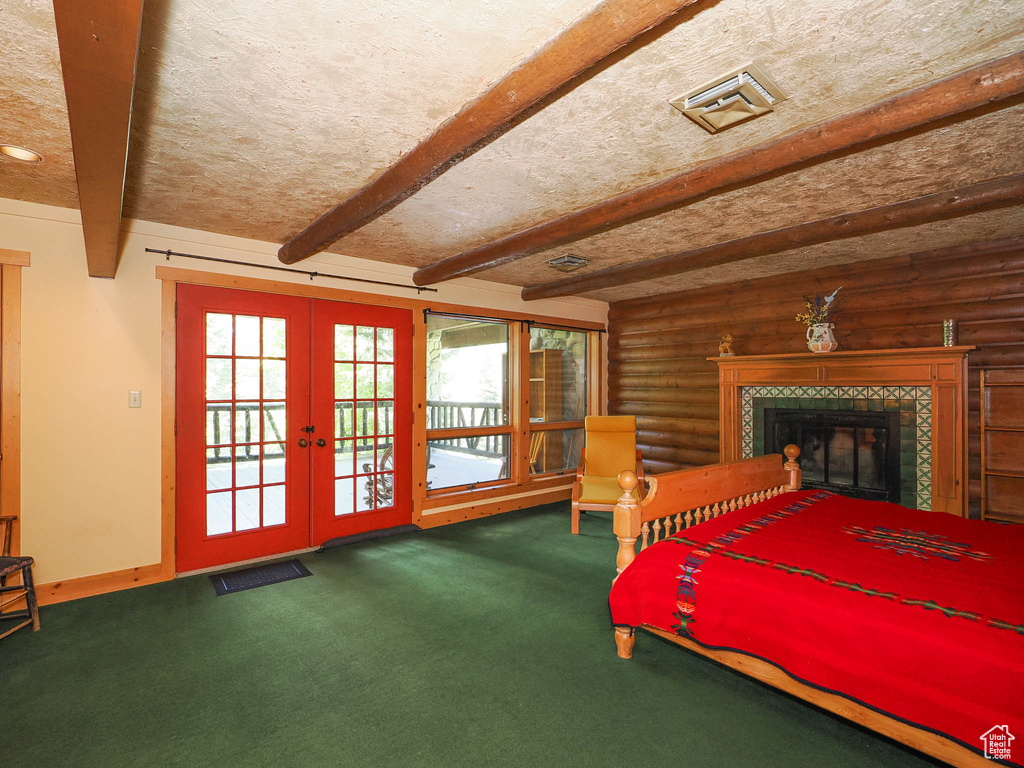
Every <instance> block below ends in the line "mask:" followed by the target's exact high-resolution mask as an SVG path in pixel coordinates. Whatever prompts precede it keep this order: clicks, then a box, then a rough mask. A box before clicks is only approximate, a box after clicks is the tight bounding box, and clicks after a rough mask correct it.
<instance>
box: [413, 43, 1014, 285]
mask: <svg viewBox="0 0 1024 768" xmlns="http://www.w3.org/2000/svg"><path fill="white" fill-rule="evenodd" d="M1022 91H1024V53H1017V54H1013V55H1010V56H1007V57H1004V58H1002V59H999V60H997V61H993V62H988V63H986V64H983V65H980V66H978V67H974V68H973V69H970V70H966V71H964V72H960V73H958V74H955V75H952V76H950V77H946V78H944V79H942V80H939V81H936V82H934V83H931V84H928V85H925V86H922V87H920V88H915V89H913V90H910V91H905V92H903V93H900V94H897V95H895V96H892V97H890V98H888V99H885V100H883V101H879V102H876V103H875V104H871V105H869V106H866V107H862V108H860V109H856V110H853V111H851V112H847V113H846V114H843V115H838V116H836V117H833V118H830V119H828V120H824V121H822V122H820V123H817V124H816V125H812V126H809V127H807V128H803V129H800V130H797V131H794V132H793V133H791V134H789V135H787V136H781V137H779V138H777V139H773V140H770V141H767V142H764V143H762V144H759V145H757V146H755V147H752V148H750V149H744V150H739V151H737V152H732V153H730V154H728V155H724V156H722V157H719V158H716V159H715V160H712V161H710V162H707V163H703V164H702V165H699V166H697V167H695V168H691V169H689V170H686V171H683V172H681V173H678V174H675V175H673V176H671V177H669V178H668V179H664V180H662V181H659V182H656V183H654V184H650V185H647V186H645V187H641V188H639V189H634V190H631V191H629V192H626V193H624V194H621V195H618V196H616V197H613V198H610V199H608V200H604V201H602V202H600V203H596V204H594V205H591V206H588V207H587V208H584V209H582V210H579V211H574V212H572V213H570V214H566V215H564V216H560V217H558V218H556V219H553V220H551V221H548V222H544V223H542V224H538V225H536V226H534V227H531V228H529V229H527V230H524V231H521V232H517V233H514V234H512V235H509V236H506V237H503V238H500V239H498V240H496V241H493V242H491V243H487V244H486V245H483V246H480V247H478V248H474V249H472V250H470V251H466V252H464V253H461V254H458V255H456V256H452V257H449V258H447V259H444V260H443V261H441V262H439V263H438V264H435V265H431V267H430V268H425V269H422V270H417V272H416V273H415V274H414V276H413V281H414V282H415V283H416V284H417V285H424V284H425V283H426V282H429V281H430V280H437V279H449V278H452V277H458V276H465V275H469V274H472V273H474V272H478V271H480V270H482V269H493V268H494V267H497V266H500V265H501V264H505V263H508V262H510V261H513V260H515V259H519V258H522V257H524V256H528V255H530V254H531V253H537V252H538V251H541V250H544V249H546V248H553V247H556V246H558V245H562V244H565V243H568V242H572V241H574V240H577V239H579V238H581V237H584V236H586V235H588V234H592V233H595V232H597V231H599V230H602V231H603V230H606V229H608V228H611V227H615V226H620V225H622V224H624V223H626V222H627V221H634V220H636V219H637V218H639V217H645V216H651V215H654V214H655V213H658V212H660V211H663V210H665V209H666V208H667V207H669V206H673V207H678V206H680V205H682V204H683V203H686V202H689V201H693V200H695V199H697V198H704V197H705V196H707V195H708V194H711V193H714V192H718V191H723V190H725V189H729V188H732V187H733V186H734V185H736V184H742V183H745V182H750V181H753V180H754V179H759V178H762V177H764V176H767V175H768V174H774V173H779V172H782V171H786V170H790V169H795V168H797V167H801V166H802V165H803V164H805V163H807V162H809V161H812V160H820V159H823V158H825V157H827V156H829V155H831V154H833V153H836V152H843V151H846V152H849V151H857V150H859V149H866V148H867V147H868V146H871V145H872V143H873V142H877V141H878V140H880V139H883V138H885V137H889V136H894V135H896V134H898V133H902V132H903V131H907V130H911V129H913V128H920V127H922V126H926V125H928V124H930V123H933V122H935V121H937V120H944V119H947V118H949V117H951V116H954V115H958V114H963V113H965V112H967V111H968V110H973V109H977V108H979V107H982V106H986V105H989V104H992V103H994V102H997V101H1001V100H1004V99H1007V98H1010V97H1013V96H1016V95H1017V94H1019V93H1021V92H1022ZM428 270H429V272H428Z"/></svg>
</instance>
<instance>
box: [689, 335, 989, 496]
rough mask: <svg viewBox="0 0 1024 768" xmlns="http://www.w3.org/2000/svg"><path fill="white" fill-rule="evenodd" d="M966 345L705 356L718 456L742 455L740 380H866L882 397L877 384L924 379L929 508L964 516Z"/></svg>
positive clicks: (821, 386) (743, 383)
mask: <svg viewBox="0 0 1024 768" xmlns="http://www.w3.org/2000/svg"><path fill="white" fill-rule="evenodd" d="M972 349H974V347H969V346H959V347H926V348H917V349H881V350H853V351H844V352H829V353H824V354H813V353H801V354H788V355H736V356H731V357H712V358H708V359H709V360H713V361H714V362H716V363H717V364H718V368H719V395H720V399H719V409H720V416H721V458H722V461H736V460H737V459H740V458H742V454H743V420H742V412H741V409H742V402H743V399H742V397H743V395H742V393H743V390H744V388H747V387H759V388H760V387H787V388H792V387H801V388H809V389H811V390H814V391H824V392H827V393H828V392H829V389H830V388H844V389H845V388H850V387H853V388H867V391H866V392H865V396H866V397H867V396H877V397H879V398H884V396H885V394H886V392H885V389H888V390H890V391H891V389H892V388H900V387H903V388H905V387H915V388H920V387H925V388H927V390H928V391H926V392H925V394H930V424H929V426H930V441H931V442H930V447H931V450H930V460H929V469H928V471H929V472H930V499H931V508H932V509H934V510H942V511H945V512H950V513H952V514H957V515H961V516H966V513H967V492H966V489H967V427H966V423H967V353H968V352H969V351H970V350H972ZM882 388H885V389H882ZM858 392H859V390H858ZM869 393H870V394H869ZM876 393H877V394H876ZM830 394H831V393H830ZM822 396H824V395H822ZM921 506H924V505H923V504H921Z"/></svg>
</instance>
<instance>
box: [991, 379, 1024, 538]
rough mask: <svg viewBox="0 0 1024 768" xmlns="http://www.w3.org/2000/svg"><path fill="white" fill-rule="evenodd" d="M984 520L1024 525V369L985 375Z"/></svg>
mask: <svg viewBox="0 0 1024 768" xmlns="http://www.w3.org/2000/svg"><path fill="white" fill-rule="evenodd" d="M981 516H982V519H986V520H1004V521H1008V522H1013V523H1024V368H986V369H984V370H982V371H981Z"/></svg>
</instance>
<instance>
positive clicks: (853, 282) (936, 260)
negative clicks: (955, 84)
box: [608, 236, 1024, 320]
mask: <svg viewBox="0 0 1024 768" xmlns="http://www.w3.org/2000/svg"><path fill="white" fill-rule="evenodd" d="M968 257H969V258H968ZM1022 267H1024V237H1022V236H1017V237H1008V238H1000V239H998V240H985V241H978V242H972V243H967V244H965V245H957V246H952V247H948V248H936V249H932V250H928V251H919V252H917V253H914V254H911V255H908V256H892V257H888V258H881V259H871V260H869V261H858V262H851V263H848V264H842V265H836V266H828V267H818V268H817V269H813V270H806V271H802V272H787V273H784V274H781V275H774V276H772V277H767V278H760V279H755V280H744V281H740V282H738V283H719V284H717V285H710V286H707V287H704V288H695V289H693V290H689V291H678V292H674V293H663V294H655V295H653V296H643V297H640V298H637V299H629V300H627V301H618V302H615V303H613V304H611V305H610V306H609V308H608V317H609V319H610V320H619V319H626V318H641V317H659V316H661V315H663V314H678V312H679V311H680V309H681V308H684V307H690V306H693V307H700V308H714V307H720V306H747V305H750V304H761V305H764V304H772V303H774V302H775V301H776V298H775V297H776V296H777V293H778V292H780V291H781V292H784V293H791V292H794V287H795V286H799V293H800V294H801V295H804V294H814V293H831V292H832V291H833V290H835V285H836V282H835V281H836V280H837V279H841V280H842V284H843V285H844V286H845V289H846V290H848V291H851V292H853V291H859V290H868V289H871V288H876V287H879V286H881V287H886V286H889V285H893V284H898V283H906V282H912V283H915V284H917V283H920V282H922V281H925V282H931V281H935V282H942V281H943V280H946V279H956V278H957V277H958V276H959V275H961V274H963V275H973V274H992V275H996V274H999V273H1001V272H1004V271H1017V270H1020V269H1021V268H1022Z"/></svg>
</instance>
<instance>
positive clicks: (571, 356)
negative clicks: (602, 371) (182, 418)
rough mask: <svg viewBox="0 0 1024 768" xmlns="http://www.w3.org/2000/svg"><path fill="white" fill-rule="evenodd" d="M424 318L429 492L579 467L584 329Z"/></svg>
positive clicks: (586, 350)
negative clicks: (425, 326)
mask: <svg viewBox="0 0 1024 768" xmlns="http://www.w3.org/2000/svg"><path fill="white" fill-rule="evenodd" d="M426 324H427V425H426V426H427V484H428V488H429V489H430V490H431V491H443V490H447V489H457V488H466V487H468V488H476V487H477V486H479V485H480V484H484V483H487V484H497V483H500V482H502V481H518V482H521V481H524V480H527V479H528V478H529V477H531V476H535V475H551V474H556V473H560V472H566V471H572V470H574V469H575V468H576V467H577V466H578V464H579V460H580V454H581V452H582V448H583V420H584V418H585V416H586V414H587V407H588V400H589V399H590V398H591V393H590V391H589V389H588V381H587V375H588V371H589V370H590V369H589V365H590V360H589V356H588V353H589V351H590V350H589V343H588V342H589V336H590V333H589V332H588V331H583V330H572V329H565V328H557V327H553V326H544V325H541V324H539V323H526V322H522V323H521V322H519V321H502V320H494V319H488V318H477V317H466V316H456V315H445V314H435V313H429V312H428V313H427V317H426ZM520 382H521V384H520Z"/></svg>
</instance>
